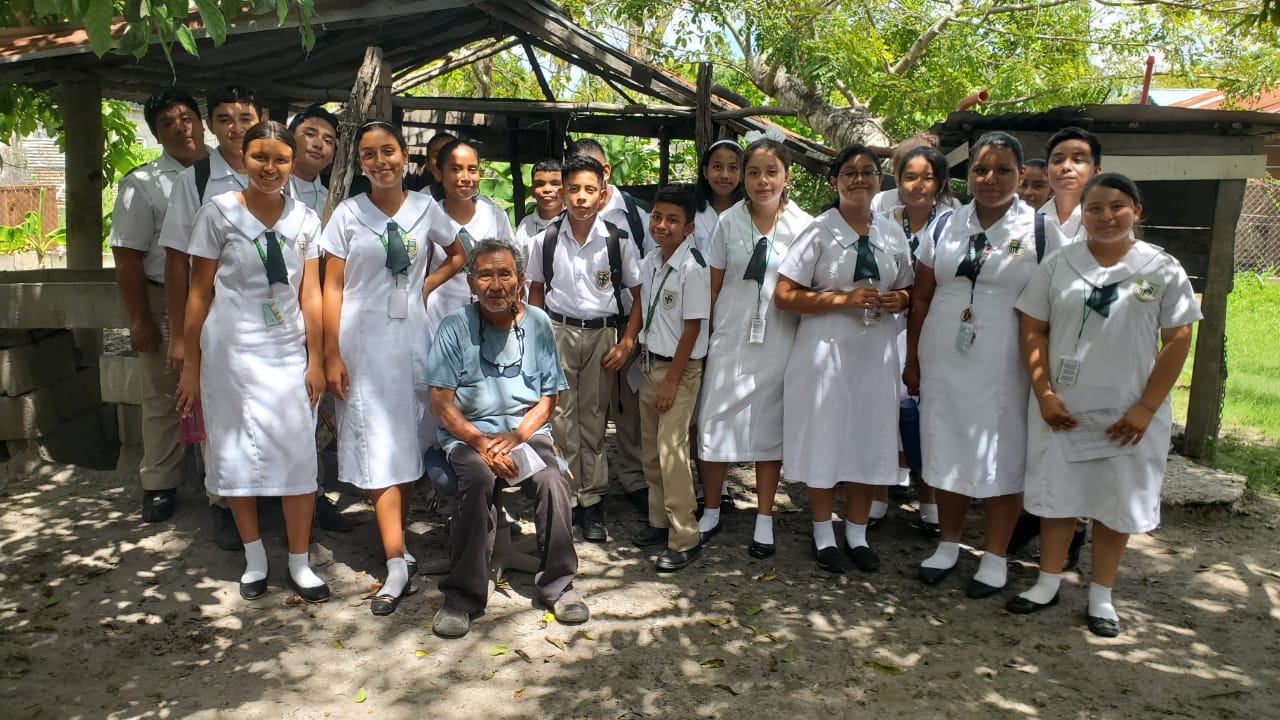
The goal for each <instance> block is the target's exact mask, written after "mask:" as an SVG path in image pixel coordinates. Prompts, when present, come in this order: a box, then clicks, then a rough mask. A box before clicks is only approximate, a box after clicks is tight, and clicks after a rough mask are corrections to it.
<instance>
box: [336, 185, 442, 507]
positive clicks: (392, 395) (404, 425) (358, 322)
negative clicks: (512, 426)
mask: <svg viewBox="0 0 1280 720" xmlns="http://www.w3.org/2000/svg"><path fill="white" fill-rule="evenodd" d="M434 204H435V201H434V200H432V199H431V197H430V196H427V195H423V194H421V193H416V192H410V193H408V195H407V196H406V198H405V201H404V204H403V205H401V206H400V210H399V211H397V212H396V214H395V216H394V217H392V218H388V217H387V216H386V215H384V214H383V213H382V211H381V210H379V209H378V208H377V207H376V206H375V205H374V204H373V202H372V201H371V200H370V199H369V196H368V194H361V195H357V196H356V197H353V198H349V199H347V200H344V201H343V202H342V204H341V205H339V206H338V207H337V209H336V210H334V212H333V216H332V217H330V218H329V224H328V225H327V226H325V229H324V235H323V236H322V237H321V241H320V242H321V246H322V248H323V250H324V251H325V252H326V253H329V254H331V255H333V256H335V257H338V258H342V259H343V260H344V261H345V262H346V267H345V271H344V279H343V291H342V315H341V318H340V325H339V330H338V349H339V352H340V353H341V355H342V361H343V363H345V364H346V366H347V374H348V376H349V377H350V382H351V387H350V388H348V389H347V393H346V395H347V400H346V402H342V401H340V400H339V401H337V403H336V407H337V424H338V479H339V480H342V481H343V482H347V483H351V484H352V485H355V486H357V487H360V488H364V489H366V490H374V489H380V488H386V487H390V486H392V485H399V484H402V483H407V482H413V481H415V480H417V479H418V478H419V477H421V476H422V472H423V465H422V452H420V450H425V448H423V447H420V435H419V433H420V427H421V426H422V425H423V423H424V422H426V421H428V413H427V407H426V404H425V403H424V402H423V398H424V397H425V383H426V362H427V353H428V352H430V350H431V345H430V335H429V334H428V332H427V311H426V308H425V307H423V304H422V300H421V298H422V281H423V279H424V278H426V273H427V256H428V255H429V254H432V253H435V254H443V251H442V250H440V249H439V248H430V249H429V250H428V249H424V248H426V243H427V242H428V241H427V215H428V211H429V210H430V209H431V207H432V206H433V205H434ZM389 220H395V223H396V225H397V226H398V227H399V228H400V233H401V237H402V238H403V242H404V245H405V248H406V249H407V250H408V252H409V259H410V264H409V269H408V271H407V272H406V273H404V274H401V275H392V273H391V271H390V270H389V269H387V267H386V261H387V249H386V247H384V245H383V243H384V242H385V241H386V237H385V233H386V230H387V222H388V221H389ZM400 292H404V293H407V294H408V298H407V310H406V312H404V313H399V312H394V313H393V312H392V311H391V310H392V302H393V300H392V298H393V295H395V294H396V293H400ZM393 314H394V315H404V316H405V317H397V318H393V317H391V315H393ZM419 389H421V390H422V391H423V392H416V391H417V390H419Z"/></svg>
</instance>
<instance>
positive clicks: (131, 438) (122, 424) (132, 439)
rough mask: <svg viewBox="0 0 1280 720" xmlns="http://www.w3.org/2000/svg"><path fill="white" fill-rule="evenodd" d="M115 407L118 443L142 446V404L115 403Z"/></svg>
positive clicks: (127, 445)
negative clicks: (118, 433) (118, 435)
mask: <svg viewBox="0 0 1280 720" xmlns="http://www.w3.org/2000/svg"><path fill="white" fill-rule="evenodd" d="M115 409H116V427H118V428H119V429H120V430H119V432H120V445H121V446H122V447H132V446H136V447H142V406H141V405H126V404H124V403H120V404H117V405H115Z"/></svg>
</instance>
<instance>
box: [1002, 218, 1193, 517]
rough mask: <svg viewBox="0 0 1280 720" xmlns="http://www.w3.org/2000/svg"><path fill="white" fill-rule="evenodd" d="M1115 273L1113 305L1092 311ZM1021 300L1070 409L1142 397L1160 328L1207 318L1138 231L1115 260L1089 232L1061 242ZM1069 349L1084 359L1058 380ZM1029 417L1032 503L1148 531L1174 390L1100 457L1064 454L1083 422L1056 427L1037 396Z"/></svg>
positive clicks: (1172, 265)
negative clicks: (1128, 438)
mask: <svg viewBox="0 0 1280 720" xmlns="http://www.w3.org/2000/svg"><path fill="white" fill-rule="evenodd" d="M1113 283H1115V284H1116V296H1115V300H1114V301H1113V302H1112V304H1111V308H1110V312H1109V313H1108V314H1107V315H1106V316H1105V317H1104V316H1103V315H1102V314H1101V313H1099V312H1096V311H1093V310H1092V309H1090V312H1089V314H1088V315H1087V316H1086V314H1085V302H1086V299H1087V298H1088V297H1089V294H1090V292H1091V290H1092V289H1093V288H1101V287H1104V286H1107V285H1110V284H1113ZM1017 308H1018V310H1020V311H1022V312H1024V313H1026V314H1027V315H1028V316H1030V317H1034V318H1036V319H1039V320H1047V321H1048V322H1049V372H1050V378H1051V380H1052V381H1053V385H1054V392H1055V393H1057V395H1058V396H1059V397H1061V398H1062V401H1063V403H1064V404H1065V405H1066V407H1067V411H1068V412H1071V413H1073V414H1074V413H1082V412H1088V411H1092V410H1110V411H1113V414H1114V415H1115V419H1117V420H1118V419H1119V418H1120V417H1121V416H1122V415H1123V414H1124V413H1125V412H1127V411H1128V410H1129V408H1131V407H1133V406H1134V405H1135V404H1136V403H1137V402H1138V400H1139V399H1140V398H1141V397H1142V391H1143V390H1144V389H1145V388H1146V385H1147V381H1148V380H1149V379H1150V377H1151V371H1152V369H1153V368H1154V367H1155V361H1156V354H1157V345H1158V338H1159V331H1160V329H1161V328H1171V327H1180V326H1182V325H1188V324H1191V323H1193V322H1196V321H1197V320H1199V319H1200V318H1201V314H1200V308H1199V306H1198V305H1197V304H1196V298H1195V291H1194V290H1192V288H1191V282H1190V281H1189V280H1188V279H1187V274H1186V272H1184V271H1183V269H1182V265H1180V264H1179V263H1178V261H1177V260H1175V259H1174V258H1173V257H1171V256H1170V255H1168V254H1167V253H1165V252H1164V251H1163V250H1161V249H1160V248H1159V247H1156V246H1155V245H1151V244H1148V243H1145V242H1142V241H1138V242H1135V243H1134V245H1133V248H1131V249H1130V250H1129V252H1128V253H1127V254H1126V255H1125V256H1124V258H1122V259H1121V260H1120V262H1118V263H1116V264H1115V265H1112V266H1110V267H1101V266H1099V265H1098V263H1097V261H1096V260H1094V257H1093V254H1092V253H1091V252H1089V247H1088V245H1087V244H1086V243H1084V242H1078V243H1075V244H1073V245H1071V246H1069V247H1067V248H1064V249H1063V250H1062V251H1061V252H1059V253H1056V254H1055V255H1053V256H1052V257H1049V258H1048V259H1046V260H1045V261H1044V263H1042V265H1041V267H1040V270H1039V272H1037V273H1036V274H1035V276H1034V277H1033V278H1032V280H1031V282H1030V283H1029V284H1028V285H1027V287H1026V289H1025V290H1023V292H1022V297H1021V298H1020V299H1019V300H1018V304H1017ZM1077 336H1078V337H1079V344H1078V346H1077V342H1076V338H1077ZM1067 355H1074V356H1075V357H1076V358H1078V359H1079V361H1080V366H1079V372H1078V375H1077V378H1076V381H1075V383H1074V384H1071V385H1064V384H1062V383H1059V382H1058V381H1057V380H1058V371H1059V366H1060V364H1061V358H1062V357H1064V356H1067ZM1027 418H1028V420H1027V422H1028V432H1027V488H1026V496H1025V504H1026V508H1027V510H1028V511H1030V512H1033V513H1035V514H1036V515H1040V516H1041V517H1050V518H1068V517H1089V518H1094V519H1096V520H1098V521H1100V522H1102V523H1103V524H1104V525H1106V526H1107V527H1109V528H1111V529H1112V530H1116V531H1118V532H1124V533H1144V532H1149V531H1151V530H1154V529H1155V527H1156V526H1157V525H1159V524H1160V486H1161V484H1162V482H1163V480H1164V469H1165V461H1166V460H1167V459H1168V456H1169V435H1170V430H1171V428H1172V425H1173V420H1172V415H1171V411H1170V405H1169V398H1167V397H1166V398H1165V400H1164V402H1163V403H1162V404H1161V405H1160V408H1159V411H1158V412H1157V413H1156V414H1155V417H1153V418H1152V420H1151V425H1150V426H1149V427H1148V428H1147V432H1146V434H1145V435H1144V436H1143V438H1142V440H1140V441H1139V442H1138V443H1137V445H1136V446H1134V449H1133V450H1132V451H1128V452H1125V451H1124V449H1123V448H1121V447H1120V446H1119V445H1114V444H1112V450H1113V451H1114V454H1109V455H1108V456H1106V457H1101V458H1098V459H1087V460H1076V461H1071V460H1068V459H1067V457H1066V454H1065V452H1064V447H1065V446H1066V444H1067V441H1068V439H1069V437H1068V436H1069V435H1070V434H1071V433H1075V432H1080V431H1079V430H1073V431H1071V432H1070V433H1068V432H1061V433H1056V432H1053V430H1052V429H1050V428H1049V426H1048V425H1047V424H1046V423H1045V422H1044V420H1043V419H1042V418H1041V417H1040V406H1039V403H1038V402H1037V401H1036V399H1035V398H1034V397H1032V398H1031V399H1030V401H1029V404H1028V411H1027ZM1109 452H1110V451H1109Z"/></svg>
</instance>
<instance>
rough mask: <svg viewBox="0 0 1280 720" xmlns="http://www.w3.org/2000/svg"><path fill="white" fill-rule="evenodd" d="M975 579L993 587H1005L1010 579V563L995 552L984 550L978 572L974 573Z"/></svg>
mask: <svg viewBox="0 0 1280 720" xmlns="http://www.w3.org/2000/svg"><path fill="white" fill-rule="evenodd" d="M973 579H974V580H977V581H978V582H980V583H982V584H984V585H990V586H991V587H1004V584H1005V582H1007V581H1008V579H1009V563H1008V561H1007V560H1005V559H1004V558H1002V557H1000V556H999V555H996V554H995V553H993V552H990V551H988V552H984V553H982V560H980V561H978V572H976V573H974V575H973Z"/></svg>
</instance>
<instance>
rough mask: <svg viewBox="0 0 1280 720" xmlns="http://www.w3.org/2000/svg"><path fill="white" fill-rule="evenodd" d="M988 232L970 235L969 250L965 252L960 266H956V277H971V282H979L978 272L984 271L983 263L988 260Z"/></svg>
mask: <svg viewBox="0 0 1280 720" xmlns="http://www.w3.org/2000/svg"><path fill="white" fill-rule="evenodd" d="M989 247H990V245H988V244H987V234H986V233H978V234H977V235H970V236H969V252H968V253H966V254H965V256H964V260H961V261H960V265H959V267H957V268H956V277H966V278H969V282H972V283H977V282H978V273H979V272H981V271H982V264H983V263H984V262H986V260H987V248H989Z"/></svg>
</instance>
